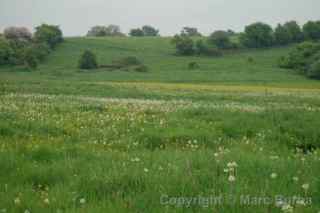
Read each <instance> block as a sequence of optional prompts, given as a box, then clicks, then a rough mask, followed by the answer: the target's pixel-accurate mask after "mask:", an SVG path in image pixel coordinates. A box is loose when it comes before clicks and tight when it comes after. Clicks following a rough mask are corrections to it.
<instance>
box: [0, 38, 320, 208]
mask: <svg viewBox="0 0 320 213" xmlns="http://www.w3.org/2000/svg"><path fill="white" fill-rule="evenodd" d="M291 48H292V47H284V48H272V49H265V50H242V51H238V52H234V53H226V54H225V55H224V56H223V57H219V58H212V57H182V56H176V55H175V49H174V47H173V46H172V45H171V44H170V38H160V37H159V38H67V39H66V41H65V42H64V43H62V44H61V45H60V46H58V47H57V49H56V50H55V51H54V52H53V53H51V55H50V56H49V57H48V58H47V59H46V61H45V62H44V63H42V64H41V65H40V66H39V68H38V69H37V70H35V71H31V72H30V71H27V70H25V68H23V67H1V68H0V142H1V143H0V169H1V173H0V174H1V175H0V212H10V213H11V212H13V213H20V212H23V213H27V212H30V213H34V212H37V213H38V212H39V213H40V212H41V213H46V212H50V213H51V212H54V213H60V212H61V213H62V212H63V213H64V212H65V213H71V212H72V213H75V212H83V213H87V212H90V213H96V212H97V213H100V212H137V213H138V212H159V213H160V212H161V213H162V212H211V213H212V212H243V213H247V212H252V213H260V212H303V213H304V212H306V213H309V212H310V213H314V212H316V213H317V212H319V211H320V179H319V177H320V152H319V147H320V130H319V127H320V81H314V80H309V79H307V78H306V77H304V76H302V75H299V74H298V73H297V72H296V71H293V70H285V69H280V68H278V67H277V61H278V59H279V57H280V56H283V55H286V54H287V53H288V52H289V51H290V49H291ZM86 49H90V50H92V51H93V52H94V53H95V54H96V55H97V56H98V61H99V63H100V64H109V63H111V62H112V61H113V60H117V59H119V58H123V57H127V56H136V57H137V58H138V59H140V60H141V61H143V63H144V64H145V65H147V66H148V67H149V72H147V73H139V72H134V71H126V70H115V71H108V70H106V69H103V68H101V69H97V70H94V71H80V70H79V69H78V68H77V63H78V59H79V57H80V55H81V53H82V52H83V51H84V50H86ZM248 58H253V62H249V60H248ZM190 62H197V63H198V64H199V65H200V68H199V69H196V70H189V69H188V63H190ZM280 201H282V203H281V202H280Z"/></svg>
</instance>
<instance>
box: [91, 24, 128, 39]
mask: <svg viewBox="0 0 320 213" xmlns="http://www.w3.org/2000/svg"><path fill="white" fill-rule="evenodd" d="M87 36H93V37H103V36H125V35H124V34H123V33H122V32H121V29H120V27H119V26H118V25H109V26H94V27H92V28H91V29H90V30H89V32H88V33H87Z"/></svg>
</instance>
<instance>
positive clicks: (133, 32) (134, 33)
mask: <svg viewBox="0 0 320 213" xmlns="http://www.w3.org/2000/svg"><path fill="white" fill-rule="evenodd" d="M129 34H130V36H134V37H142V36H144V32H143V30H141V29H140V28H137V29H132V30H130V33H129Z"/></svg>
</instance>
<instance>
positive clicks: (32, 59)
mask: <svg viewBox="0 0 320 213" xmlns="http://www.w3.org/2000/svg"><path fill="white" fill-rule="evenodd" d="M24 62H25V65H26V66H27V67H28V68H29V69H31V70H34V69H37V67H38V59H37V57H36V55H35V53H34V51H33V49H31V48H29V49H28V50H26V51H25V56H24Z"/></svg>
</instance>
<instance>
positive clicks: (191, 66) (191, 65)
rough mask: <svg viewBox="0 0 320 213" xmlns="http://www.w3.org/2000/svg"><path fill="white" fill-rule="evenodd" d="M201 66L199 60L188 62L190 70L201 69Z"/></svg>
mask: <svg viewBox="0 0 320 213" xmlns="http://www.w3.org/2000/svg"><path fill="white" fill-rule="evenodd" d="M199 68H200V66H199V64H198V63H197V62H194V61H193V62H190V63H189V64H188V69H189V70H195V69H199Z"/></svg>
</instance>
